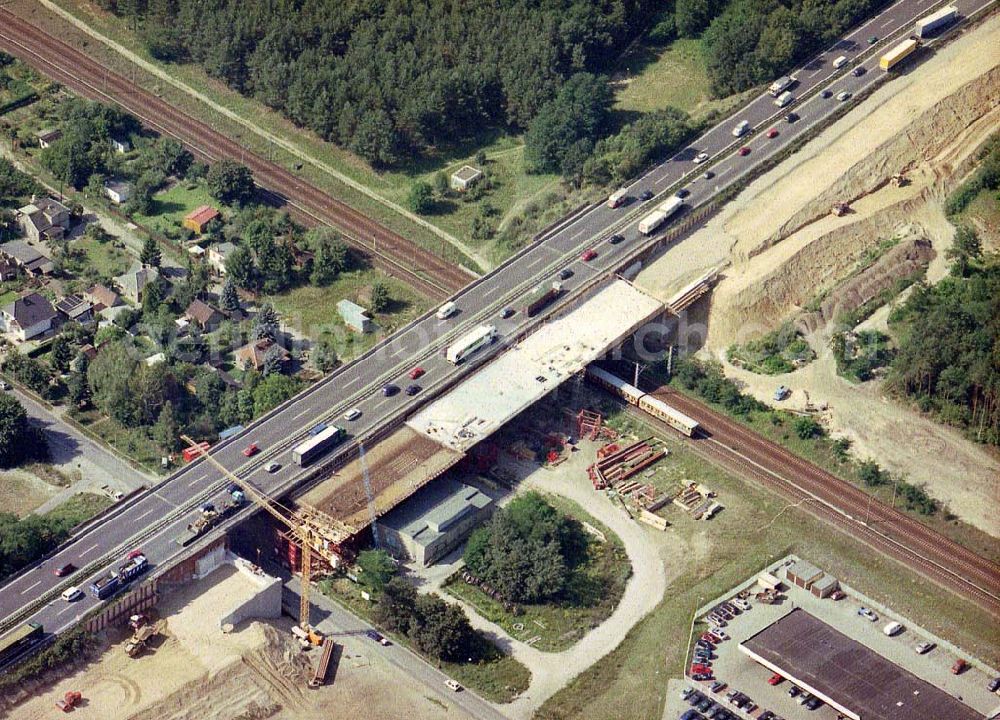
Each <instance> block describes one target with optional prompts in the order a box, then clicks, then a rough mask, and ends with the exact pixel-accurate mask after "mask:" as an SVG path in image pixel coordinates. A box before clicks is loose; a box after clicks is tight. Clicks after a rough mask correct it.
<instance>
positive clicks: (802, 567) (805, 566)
mask: <svg viewBox="0 0 1000 720" xmlns="http://www.w3.org/2000/svg"><path fill="white" fill-rule="evenodd" d="M785 577H786V578H788V582H790V583H792V584H793V585H798V586H799V587H800V588H805V589H806V590H808V589H809V588H810V587H811V586H812V584H813V583H814V582H816V581H817V580H819V579H820V578H821V577H823V571H822V570H820V569H819V568H818V567H816V566H815V565H813V564H812V563H810V562H806V561H805V560H796V561H795V562H794V563H793V564H792V565H789V566H788V570H786V571H785Z"/></svg>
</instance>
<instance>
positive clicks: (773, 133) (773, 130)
mask: <svg viewBox="0 0 1000 720" xmlns="http://www.w3.org/2000/svg"><path fill="white" fill-rule="evenodd" d="M767 136H768V137H769V138H771V139H772V140H773V139H774V138H776V137H778V128H771V129H770V130H768V131H767Z"/></svg>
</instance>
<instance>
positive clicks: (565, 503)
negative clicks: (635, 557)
mask: <svg viewBox="0 0 1000 720" xmlns="http://www.w3.org/2000/svg"><path fill="white" fill-rule="evenodd" d="M545 500H546V501H547V502H549V503H550V504H551V505H553V506H554V507H555V508H556V509H557V510H559V511H560V512H562V513H564V514H566V515H569V516H570V517H573V518H575V519H577V520H579V521H581V522H589V523H590V524H591V525H593V526H594V527H596V528H597V529H598V530H600V531H601V532H603V533H604V535H605V537H606V542H599V541H598V540H597V539H596V538H592V540H591V543H590V547H589V550H588V557H587V559H586V561H584V562H583V563H582V564H581V565H579V566H578V567H577V568H576V569H575V571H574V573H573V577H572V579H571V580H570V583H569V588H568V590H567V593H566V597H565V598H564V599H562V600H561V601H558V602H554V603H545V604H537V605H521V606H519V607H520V613H519V614H517V615H514V614H513V613H511V612H508V611H506V610H505V609H504V607H503V605H502V604H501V603H499V602H497V601H496V600H494V599H493V598H491V597H490V596H489V595H487V594H486V593H484V592H483V591H482V590H480V589H479V588H478V587H476V586H474V585H470V584H468V583H466V582H465V581H464V580H462V578H461V576H460V574H456V575H455V576H454V577H452V578H451V579H450V580H449V581H448V583H447V584H446V585H445V590H446V591H447V592H448V593H450V594H451V595H454V596H455V597H458V598H461V599H462V600H464V601H466V602H467V603H469V604H470V605H472V606H473V607H475V608H476V611H477V612H478V613H479V614H480V615H482V616H483V617H484V618H486V619H487V620H490V621H492V622H494V623H496V624H498V625H500V626H501V627H502V628H503V629H504V630H506V631H507V633H508V634H510V635H511V636H512V637H514V638H517V639H519V640H522V641H527V640H529V639H531V638H538V639H537V641H535V642H534V643H533V644H532V647H534V648H535V649H537V650H542V651H544V652H557V651H560V650H565V649H566V648H568V647H570V646H572V645H573V644H575V643H576V642H577V641H578V640H580V638H582V637H583V636H584V635H586V634H587V633H588V632H589V631H590V630H591V629H593V628H595V627H597V626H598V625H600V624H601V622H603V621H604V620H606V619H607V618H608V617H610V615H611V613H613V612H614V610H615V607H617V605H618V602H619V600H621V597H622V595H623V594H624V592H625V583H626V582H627V581H628V578H629V576H630V575H631V574H632V568H631V565H630V564H629V561H628V557H627V556H626V555H625V548H624V546H623V545H622V543H621V540H620V539H619V538H618V536H617V535H615V534H614V533H613V532H611V530H609V529H608V528H607V527H606V526H604V525H603V524H601V523H600V522H598V521H597V520H596V519H594V517H593V516H591V515H590V514H589V513H588V512H586V511H585V510H584V509H583V508H582V507H580V506H579V505H578V504H576V503H575V502H572V501H570V500H566V499H564V498H560V497H557V496H554V495H546V496H545Z"/></svg>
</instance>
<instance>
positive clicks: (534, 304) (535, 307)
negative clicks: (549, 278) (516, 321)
mask: <svg viewBox="0 0 1000 720" xmlns="http://www.w3.org/2000/svg"><path fill="white" fill-rule="evenodd" d="M562 291H563V286H562V283H560V282H554V283H552V284H551V285H545V284H542V285H539V286H538V287H536V288H535V289H534V290H532V291H531V292H529V293H528V294H527V295H525V296H524V297H523V298H521V312H523V313H524V315H525V317H531V316H532V315H534V314H535V313H536V312H538V311H539V310H541V309H542V308H543V307H545V306H546V305H548V304H549V303H550V302H552V301H553V300H555V299H556V298H557V297H559V296H560V295H562Z"/></svg>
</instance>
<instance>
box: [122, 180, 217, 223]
mask: <svg viewBox="0 0 1000 720" xmlns="http://www.w3.org/2000/svg"><path fill="white" fill-rule="evenodd" d="M202 205H211V206H213V207H215V208H217V209H218V207H219V203H218V202H217V201H216V200H214V199H212V196H211V195H209V194H208V188H207V187H205V185H204V184H203V183H198V182H187V181H182V182H179V183H176V184H175V185H173V186H172V187H170V188H169V189H167V190H165V191H163V192H159V193H156V195H154V196H153V208H152V212H151V213H150V214H149V215H137V216H136V217H135V218H134V219H135V221H136V222H137V223H138V224H139V225H142V226H144V227H147V228H149V229H150V230H156V231H158V232H160V233H166V232H167V230H178V229H179V228H180V227H181V222H182V221H183V220H184V216H185V215H187V214H188V213H190V212H191V211H192V210H194V209H196V208H198V207H200V206H202Z"/></svg>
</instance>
